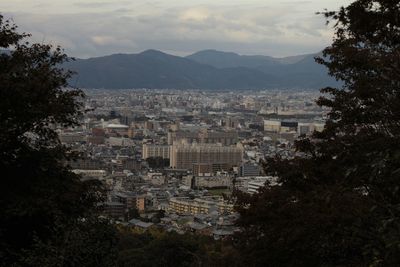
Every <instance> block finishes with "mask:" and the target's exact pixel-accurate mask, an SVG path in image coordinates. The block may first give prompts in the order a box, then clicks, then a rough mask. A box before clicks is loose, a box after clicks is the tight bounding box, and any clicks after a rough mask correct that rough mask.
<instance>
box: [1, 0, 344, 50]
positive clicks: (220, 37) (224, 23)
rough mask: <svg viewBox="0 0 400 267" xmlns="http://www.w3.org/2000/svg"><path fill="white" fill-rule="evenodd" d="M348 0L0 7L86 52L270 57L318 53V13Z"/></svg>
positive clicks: (327, 38)
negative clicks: (206, 52) (217, 52)
mask: <svg viewBox="0 0 400 267" xmlns="http://www.w3.org/2000/svg"><path fill="white" fill-rule="evenodd" d="M349 2H350V1H349V0H339V1H337V0H324V1H318V0H310V1H301V0H292V1H272V0H266V1H261V0H252V1H245V0H233V1H232V0H230V1H227V0H222V1H209V0H207V1H193V0H191V1H178V0H173V1H138V0H136V1H122V0H118V1H108V0H103V1H100V0H93V1H89V0H85V1H65V0H61V1H51V0H38V1H24V0H13V1H6V0H0V10H1V11H2V12H3V14H4V15H5V17H7V18H12V19H13V21H14V22H15V23H16V24H17V25H19V26H20V30H22V31H26V32H29V33H32V35H33V37H32V40H33V41H37V42H45V43H52V44H55V45H61V46H62V47H63V48H64V49H65V51H66V52H67V53H68V55H70V56H74V57H79V58H88V57H95V56H103V55H108V54H113V53H138V52H141V51H144V50H146V49H157V50H161V51H163V52H166V53H170V54H173V55H180V56H183V55H188V54H191V53H193V52H197V51H199V50H204V49H216V50H221V51H231V52H236V53H239V54H247V55H256V54H257V55H269V56H274V57H282V56H292V55H299V54H309V53H316V52H319V51H321V50H322V49H323V48H324V47H326V46H327V45H328V44H329V43H330V42H331V41H332V36H333V30H332V27H331V26H326V25H325V18H323V16H322V15H316V14H315V13H316V12H318V11H323V10H324V9H325V8H326V9H328V10H337V9H338V8H339V7H340V6H342V5H347V4H348V3H349Z"/></svg>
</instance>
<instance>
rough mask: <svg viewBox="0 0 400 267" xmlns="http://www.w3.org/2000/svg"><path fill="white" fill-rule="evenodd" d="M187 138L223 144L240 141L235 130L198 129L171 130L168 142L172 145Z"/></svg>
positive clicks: (192, 140)
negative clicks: (194, 130)
mask: <svg viewBox="0 0 400 267" xmlns="http://www.w3.org/2000/svg"><path fill="white" fill-rule="evenodd" d="M180 140H186V141H187V142H188V143H205V144H217V143H220V144H222V145H226V146H229V145H234V144H236V143H237V141H238V133H237V132H235V131H227V132H212V131H207V130H203V131H197V132H185V131H177V132H169V133H168V144H170V145H172V144H173V143H174V142H175V141H180Z"/></svg>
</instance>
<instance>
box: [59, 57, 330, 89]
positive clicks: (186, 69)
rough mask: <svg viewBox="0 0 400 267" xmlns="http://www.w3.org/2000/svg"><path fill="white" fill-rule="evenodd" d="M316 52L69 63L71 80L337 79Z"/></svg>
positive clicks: (99, 84)
mask: <svg viewBox="0 0 400 267" xmlns="http://www.w3.org/2000/svg"><path fill="white" fill-rule="evenodd" d="M314 56H315V55H302V56H294V57H287V58H272V57H267V56H240V55H237V54H235V53H226V52H219V51H215V50H205V51H200V52H197V53H195V54H193V55H190V56H187V57H178V56H173V55H169V54H166V53H163V52H160V51H156V50H147V51H144V52H142V53H139V54H113V55H109V56H104V57H96V58H89V59H77V60H76V61H72V62H69V63H66V67H67V68H69V69H71V70H73V71H76V72H77V74H76V75H75V76H74V77H73V78H72V79H71V80H70V85H71V86H78V87H82V88H107V89H128V88H159V89H164V88H165V89H168V88H170V89H209V90H215V89H235V90H245V89H274V88H279V89H283V88H290V89H292V88H298V89H320V88H321V87H325V86H332V85H335V84H336V82H335V81H334V80H333V79H332V78H330V77H329V76H328V75H327V71H326V70H325V69H324V67H323V66H320V65H318V64H317V63H315V62H314V59H313V58H314Z"/></svg>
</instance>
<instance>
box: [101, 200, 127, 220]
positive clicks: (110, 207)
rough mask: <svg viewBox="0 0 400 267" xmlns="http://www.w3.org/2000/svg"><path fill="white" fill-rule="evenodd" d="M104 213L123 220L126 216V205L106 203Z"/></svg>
mask: <svg viewBox="0 0 400 267" xmlns="http://www.w3.org/2000/svg"><path fill="white" fill-rule="evenodd" d="M104 213H105V214H106V215H108V216H110V217H112V218H115V219H123V218H124V215H125V205H124V204H123V203H120V202H106V203H104Z"/></svg>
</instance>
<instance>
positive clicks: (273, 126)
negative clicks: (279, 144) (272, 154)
mask: <svg viewBox="0 0 400 267" xmlns="http://www.w3.org/2000/svg"><path fill="white" fill-rule="evenodd" d="M264 131H266V132H273V133H279V132H280V131H281V122H280V121H274V120H264Z"/></svg>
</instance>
